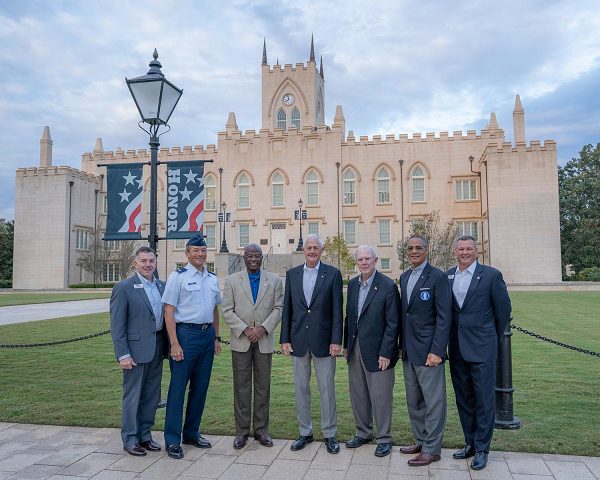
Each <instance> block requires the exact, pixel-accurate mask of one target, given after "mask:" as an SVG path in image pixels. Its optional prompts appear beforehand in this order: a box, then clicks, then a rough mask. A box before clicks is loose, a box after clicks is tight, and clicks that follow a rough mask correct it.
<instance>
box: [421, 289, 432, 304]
mask: <svg viewBox="0 0 600 480" xmlns="http://www.w3.org/2000/svg"><path fill="white" fill-rule="evenodd" d="M419 296H420V297H421V300H423V301H424V302H426V301H427V300H429V299H430V298H431V293H429V292H427V291H424V292H421V295H419Z"/></svg>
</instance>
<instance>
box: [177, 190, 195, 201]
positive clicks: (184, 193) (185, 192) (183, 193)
mask: <svg viewBox="0 0 600 480" xmlns="http://www.w3.org/2000/svg"><path fill="white" fill-rule="evenodd" d="M179 193H181V199H182V200H191V199H190V195H191V194H192V190H188V189H187V187H184V189H183V190H181V191H180V192H179Z"/></svg>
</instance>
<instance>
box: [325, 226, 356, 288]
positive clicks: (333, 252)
mask: <svg viewBox="0 0 600 480" xmlns="http://www.w3.org/2000/svg"><path fill="white" fill-rule="evenodd" d="M323 260H324V261H325V263H329V264H330V265H333V266H334V267H338V268H339V269H340V272H342V278H345V279H347V278H348V277H349V276H350V275H351V274H352V273H354V264H355V261H354V256H353V255H352V254H351V253H350V250H348V245H347V244H346V240H344V236H343V235H342V234H339V235H334V236H333V237H331V238H330V237H327V238H326V239H325V243H324V244H323Z"/></svg>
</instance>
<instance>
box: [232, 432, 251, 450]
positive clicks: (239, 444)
mask: <svg viewBox="0 0 600 480" xmlns="http://www.w3.org/2000/svg"><path fill="white" fill-rule="evenodd" d="M247 440H248V435H236V436H235V438H234V439H233V448H235V449H236V450H239V449H240V448H244V447H245V446H246V441H247Z"/></svg>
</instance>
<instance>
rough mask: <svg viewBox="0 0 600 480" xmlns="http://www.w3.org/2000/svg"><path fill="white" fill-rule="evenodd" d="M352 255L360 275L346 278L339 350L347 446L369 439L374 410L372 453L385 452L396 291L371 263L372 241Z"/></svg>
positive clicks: (389, 439) (396, 322) (374, 257)
mask: <svg viewBox="0 0 600 480" xmlns="http://www.w3.org/2000/svg"><path fill="white" fill-rule="evenodd" d="M355 256H356V265H357V266H358V270H359V271H360V275H359V276H357V277H355V278H353V279H352V280H350V283H349V284H348V300H347V302H346V321H345V323H344V354H345V355H346V358H347V359H348V380H349V384H350V400H351V402H352V412H353V413H354V420H355V422H356V434H355V435H354V437H353V438H352V439H350V440H348V441H347V442H346V447H347V448H357V447H360V446H361V445H364V444H365V443H368V442H370V441H371V438H372V435H373V416H374V417H375V423H376V424H377V447H376V448H375V456H377V457H385V456H386V455H389V454H390V453H391V451H392V434H391V427H392V410H393V402H392V400H393V390H394V380H395V371H394V366H395V365H396V363H397V362H398V328H399V320H400V311H399V307H400V295H399V294H398V288H397V287H396V284H395V283H394V281H393V280H391V279H390V278H388V277H386V276H385V275H382V274H381V273H379V272H378V271H377V270H376V269H375V265H376V264H377V255H376V253H375V250H374V249H373V248H372V247H370V246H368V245H361V246H360V247H358V248H357V249H356V254H355Z"/></svg>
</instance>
